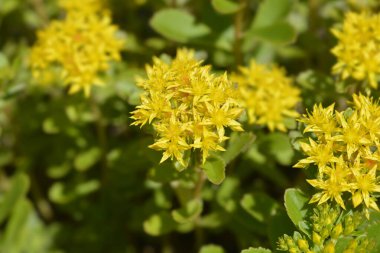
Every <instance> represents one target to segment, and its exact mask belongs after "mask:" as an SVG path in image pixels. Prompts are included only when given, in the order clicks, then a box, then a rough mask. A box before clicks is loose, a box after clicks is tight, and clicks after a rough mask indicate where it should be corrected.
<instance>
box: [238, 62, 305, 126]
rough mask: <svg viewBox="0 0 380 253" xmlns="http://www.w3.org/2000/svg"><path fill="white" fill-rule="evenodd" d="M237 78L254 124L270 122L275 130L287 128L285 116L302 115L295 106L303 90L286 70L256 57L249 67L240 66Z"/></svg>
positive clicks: (251, 122) (249, 116)
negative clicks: (268, 64)
mask: <svg viewBox="0 0 380 253" xmlns="http://www.w3.org/2000/svg"><path fill="white" fill-rule="evenodd" d="M233 81H235V82H236V83H238V86H239V91H240V96H241V99H242V101H243V103H244V105H245V107H246V108H247V113H248V119H249V123H250V124H259V125H266V126H268V128H269V129H270V130H271V131H274V130H275V129H278V130H280V131H286V127H285V124H284V120H285V118H286V117H291V118H294V117H297V116H298V113H297V112H296V111H295V109H294V107H295V105H296V104H297V103H298V102H299V101H300V97H299V94H300V91H299V89H298V88H296V87H294V86H293V85H292V80H291V79H290V78H288V77H286V75H285V71H284V70H283V69H281V68H279V67H277V66H265V65H260V64H257V63H256V62H255V61H254V60H252V61H251V62H250V65H249V66H248V67H240V73H239V74H236V75H234V76H233Z"/></svg>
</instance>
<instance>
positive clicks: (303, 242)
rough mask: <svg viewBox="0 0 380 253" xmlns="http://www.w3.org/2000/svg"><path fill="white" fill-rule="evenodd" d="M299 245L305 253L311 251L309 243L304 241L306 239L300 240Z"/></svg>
mask: <svg viewBox="0 0 380 253" xmlns="http://www.w3.org/2000/svg"><path fill="white" fill-rule="evenodd" d="M297 244H298V247H299V248H300V249H301V250H303V251H307V250H308V249H309V244H308V243H307V241H306V240H304V239H300V240H298V242H297Z"/></svg>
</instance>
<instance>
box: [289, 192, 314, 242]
mask: <svg viewBox="0 0 380 253" xmlns="http://www.w3.org/2000/svg"><path fill="white" fill-rule="evenodd" d="M308 201H309V199H308V198H307V197H306V196H305V195H304V193H303V192H302V191H300V190H299V189H294V188H290V189H287V190H286V191H285V208H286V212H287V213H288V216H289V218H290V219H291V220H292V222H293V223H294V225H296V226H297V227H298V228H299V229H300V230H301V231H302V232H304V233H305V234H307V235H308V234H309V232H308V230H307V228H308V226H307V223H306V221H305V220H306V215H307V212H308V209H307V203H308Z"/></svg>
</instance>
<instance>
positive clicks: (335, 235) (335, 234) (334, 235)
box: [331, 223, 343, 239]
mask: <svg viewBox="0 0 380 253" xmlns="http://www.w3.org/2000/svg"><path fill="white" fill-rule="evenodd" d="M342 232H343V227H342V224H341V223H339V224H338V225H336V226H335V228H334V229H333V230H332V232H331V237H332V238H333V239H337V238H338V237H339V236H340V235H341V234H342Z"/></svg>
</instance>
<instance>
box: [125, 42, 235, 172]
mask: <svg viewBox="0 0 380 253" xmlns="http://www.w3.org/2000/svg"><path fill="white" fill-rule="evenodd" d="M201 63H202V62H201V61H197V60H196V59H195V57H194V51H193V50H187V49H180V50H178V51H177V56H176V58H175V59H173V61H172V62H171V63H169V64H168V63H165V62H163V61H161V60H160V59H158V58H156V57H155V58H153V65H152V66H147V67H146V72H147V78H146V79H142V78H140V79H139V80H138V85H139V86H140V87H142V88H143V89H144V90H145V92H144V93H143V94H142V95H141V105H139V106H137V107H136V110H135V111H133V112H132V114H133V116H132V117H131V118H132V119H134V122H133V123H132V125H140V126H143V125H144V124H146V123H148V124H153V128H154V129H155V131H156V132H157V136H158V139H157V140H156V141H155V143H154V144H153V145H151V146H150V147H151V148H154V149H156V150H163V151H164V154H163V156H162V159H161V162H163V161H165V160H167V159H168V158H171V159H173V158H175V159H176V160H177V161H179V162H180V163H181V164H182V165H186V162H185V161H184V158H183V157H184V152H185V151H186V150H190V149H193V150H195V149H200V150H201V153H202V162H203V163H204V162H205V161H206V159H207V157H208V156H209V154H210V152H211V151H223V150H224V149H223V147H222V146H221V143H222V142H223V141H225V140H226V139H228V137H226V136H225V129H226V128H227V127H228V128H230V129H231V130H233V131H243V129H242V128H241V126H240V123H239V122H237V121H236V119H237V118H238V117H239V115H240V114H241V112H242V108H241V106H240V104H239V102H238V99H237V95H236V94H237V93H236V91H235V88H234V86H233V85H232V83H231V82H230V81H229V80H228V78H227V75H226V74H224V75H220V76H216V75H213V74H211V73H210V67H209V66H202V65H201Z"/></svg>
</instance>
